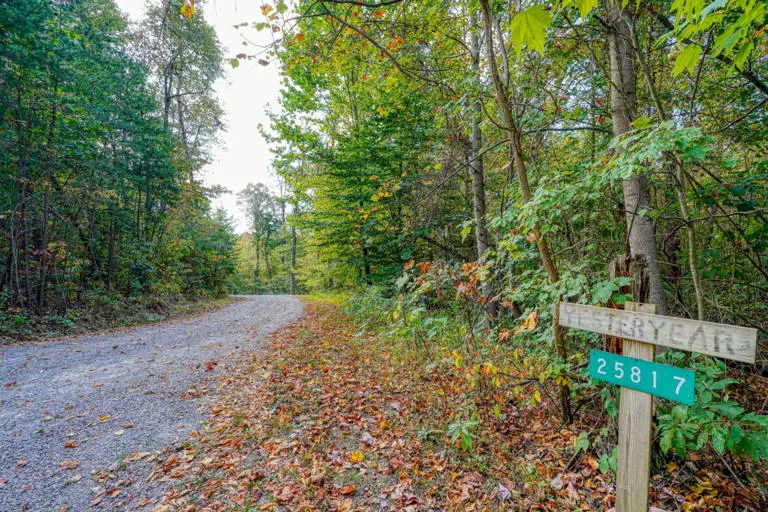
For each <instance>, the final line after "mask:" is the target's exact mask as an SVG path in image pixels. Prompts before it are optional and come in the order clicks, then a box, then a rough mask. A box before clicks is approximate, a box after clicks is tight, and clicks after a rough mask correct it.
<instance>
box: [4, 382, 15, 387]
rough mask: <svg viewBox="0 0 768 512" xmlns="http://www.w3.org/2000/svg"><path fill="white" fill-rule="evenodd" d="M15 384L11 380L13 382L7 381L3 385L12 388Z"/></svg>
mask: <svg viewBox="0 0 768 512" xmlns="http://www.w3.org/2000/svg"><path fill="white" fill-rule="evenodd" d="M15 385H16V381H13V382H9V383H8V384H6V385H5V387H7V388H12V387H13V386H15Z"/></svg>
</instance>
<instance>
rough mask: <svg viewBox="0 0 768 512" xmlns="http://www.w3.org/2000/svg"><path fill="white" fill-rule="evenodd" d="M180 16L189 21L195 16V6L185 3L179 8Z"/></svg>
mask: <svg viewBox="0 0 768 512" xmlns="http://www.w3.org/2000/svg"><path fill="white" fill-rule="evenodd" d="M181 15H182V16H184V17H185V18H187V19H191V18H192V17H193V16H194V15H195V6H194V5H192V3H190V2H186V3H185V4H184V5H182V6H181Z"/></svg>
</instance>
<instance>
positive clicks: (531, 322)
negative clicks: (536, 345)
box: [523, 311, 539, 332]
mask: <svg viewBox="0 0 768 512" xmlns="http://www.w3.org/2000/svg"><path fill="white" fill-rule="evenodd" d="M538 325H539V314H538V313H537V312H535V311H531V312H530V313H528V317H527V318H526V319H525V320H524V321H523V328H525V329H526V330H527V331H529V332H533V331H534V329H536V326H538Z"/></svg>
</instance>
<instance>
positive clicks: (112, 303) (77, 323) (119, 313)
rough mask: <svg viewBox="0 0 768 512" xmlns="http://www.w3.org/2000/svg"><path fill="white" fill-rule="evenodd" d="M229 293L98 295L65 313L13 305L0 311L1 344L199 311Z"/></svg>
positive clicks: (210, 307) (220, 304) (214, 306)
mask: <svg viewBox="0 0 768 512" xmlns="http://www.w3.org/2000/svg"><path fill="white" fill-rule="evenodd" d="M232 300H233V299H232V298H231V297H219V298H215V297H197V298H192V297H184V296H166V297H160V296H148V297H132V298H129V297H101V298H100V299H99V300H97V301H92V302H91V303H90V304H88V305H85V306H83V307H81V308H73V309H70V310H69V311H67V313H66V315H55V314H50V315H42V316H40V315H30V314H29V313H28V312H27V311H25V310H23V309H21V308H16V309H8V310H5V311H0V345H3V344H7V343H16V342H21V341H42V340H49V339H53V338H60V337H63V336H74V335H78V334H87V333H94V332H98V331H103V330H111V329H118V328H125V327H133V326H139V325H144V324H150V323H154V322H163V321H167V320H174V319H177V318H184V317H190V316H195V315H201V314H205V313H209V312H211V311H215V310H217V309H219V308H221V307H223V306H226V305H227V304H229V303H231V302H232Z"/></svg>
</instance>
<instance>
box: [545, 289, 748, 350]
mask: <svg viewBox="0 0 768 512" xmlns="http://www.w3.org/2000/svg"><path fill="white" fill-rule="evenodd" d="M560 325H563V326H565V327H574V328H576V329H582V330H584V331H591V332H597V333H600V334H606V335H608V336H617V337H620V338H627V339H630V340H635V341H643V342H645V343H653V344H654V345H661V346H664V347H670V348H676V349H679V350H688V351H690V352H701V353H702V354H707V355H710V356H716V357H722V358H724V359H733V360H735V361H743V362H745V363H754V362H755V352H756V350H757V330H756V329H751V328H748V327H738V326H734V325H725V324H715V323H712V322H702V321H699V320H687V319H684V318H674V317H671V316H662V315H653V314H648V313H642V312H634V311H625V310H620V309H611V308H599V307H595V306H584V305H582V304H570V303H566V302H563V303H560Z"/></svg>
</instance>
